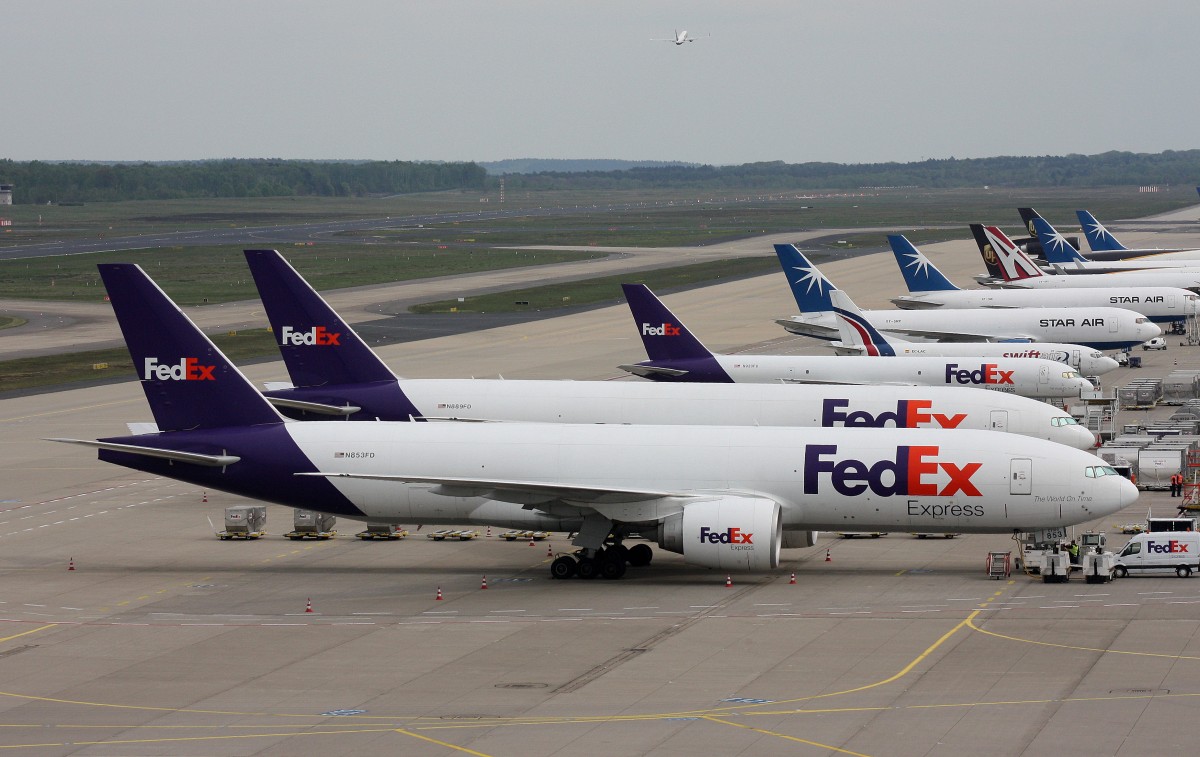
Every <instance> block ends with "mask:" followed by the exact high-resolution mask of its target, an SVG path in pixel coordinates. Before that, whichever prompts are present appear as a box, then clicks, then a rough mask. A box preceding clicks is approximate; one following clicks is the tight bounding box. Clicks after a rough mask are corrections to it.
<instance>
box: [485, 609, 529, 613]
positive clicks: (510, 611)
mask: <svg viewBox="0 0 1200 757" xmlns="http://www.w3.org/2000/svg"><path fill="white" fill-rule="evenodd" d="M489 612H497V613H499V612H529V611H528V610H489Z"/></svg>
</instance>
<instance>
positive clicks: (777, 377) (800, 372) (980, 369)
mask: <svg viewBox="0 0 1200 757" xmlns="http://www.w3.org/2000/svg"><path fill="white" fill-rule="evenodd" d="M715 357H716V359H717V361H718V362H719V363H720V365H721V368H723V369H724V370H725V372H726V373H727V374H728V375H729V377H730V378H731V379H733V380H734V381H736V382H756V383H773V382H779V381H785V382H797V383H827V384H884V385H887V384H893V385H897V384H900V385H903V384H913V385H919V386H952V387H973V388H977V389H988V390H991V391H996V392H1005V393H1007V394H1018V395H1021V396H1022V397H1039V398H1062V397H1078V396H1079V393H1080V392H1082V391H1090V390H1092V389H1093V388H1094V387H1093V386H1092V384H1091V382H1089V381H1088V380H1087V379H1085V378H1083V377H1082V376H1080V375H1079V374H1078V373H1076V372H1075V371H1073V370H1071V369H1070V368H1067V367H1066V366H1064V365H1062V364H1061V363H1056V362H1054V361H1052V360H1041V359H1037V358H990V359H986V360H985V359H978V358H976V359H971V358H962V359H957V358H933V357H913V358H907V359H905V360H880V359H878V358H870V357H837V356H834V355H818V356H794V355H716V356H715Z"/></svg>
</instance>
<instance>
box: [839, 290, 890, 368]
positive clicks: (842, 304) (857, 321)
mask: <svg viewBox="0 0 1200 757" xmlns="http://www.w3.org/2000/svg"><path fill="white" fill-rule="evenodd" d="M829 296H830V298H831V299H832V300H833V314H834V318H835V320H836V321H837V325H838V333H839V334H840V335H841V338H842V344H844V345H845V346H847V347H861V348H862V349H863V351H864V352H865V353H866V354H868V355H870V356H872V357H895V355H896V350H895V349H893V348H892V345H891V344H889V343H888V340H887V339H886V338H885V337H884V336H883V334H881V333H879V331H877V330H876V329H875V327H874V326H872V325H871V322H870V321H868V320H867V319H866V317H864V316H863V314H862V311H861V310H859V309H858V306H857V305H855V304H854V301H853V300H851V299H850V297H849V296H848V295H847V294H846V293H845V292H843V291H841V290H836V289H835V290H834V291H832V292H830V293H829Z"/></svg>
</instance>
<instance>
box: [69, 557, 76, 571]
mask: <svg viewBox="0 0 1200 757" xmlns="http://www.w3.org/2000/svg"><path fill="white" fill-rule="evenodd" d="M67 570H75V558H74V557H72V558H71V562H69V563H67Z"/></svg>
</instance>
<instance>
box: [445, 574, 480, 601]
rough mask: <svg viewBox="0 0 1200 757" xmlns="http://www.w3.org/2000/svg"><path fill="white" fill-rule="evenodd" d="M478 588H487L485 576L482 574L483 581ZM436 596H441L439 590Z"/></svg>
mask: <svg viewBox="0 0 1200 757" xmlns="http://www.w3.org/2000/svg"><path fill="white" fill-rule="evenodd" d="M479 588H480V589H486V588H487V576H484V577H483V583H481V584H479ZM438 597H439V598H440V597H441V593H440V592H439V594H438Z"/></svg>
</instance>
